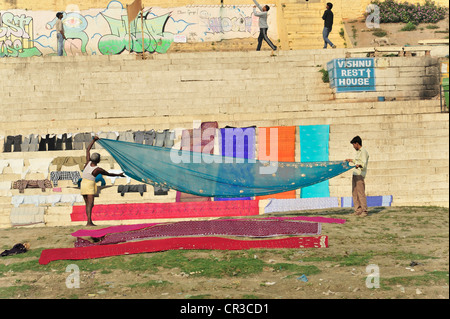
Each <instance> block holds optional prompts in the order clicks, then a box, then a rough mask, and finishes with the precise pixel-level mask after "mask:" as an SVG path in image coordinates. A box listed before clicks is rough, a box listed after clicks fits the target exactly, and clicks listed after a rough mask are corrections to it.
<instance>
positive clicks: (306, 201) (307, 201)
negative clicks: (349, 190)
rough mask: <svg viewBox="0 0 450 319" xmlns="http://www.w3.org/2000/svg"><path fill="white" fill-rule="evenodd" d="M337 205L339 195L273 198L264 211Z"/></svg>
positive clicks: (320, 207)
mask: <svg viewBox="0 0 450 319" xmlns="http://www.w3.org/2000/svg"><path fill="white" fill-rule="evenodd" d="M302 191H303V189H302ZM336 207H339V199H338V198H337V197H322V198H288V199H272V200H270V202H269V204H267V206H266V207H265V208H264V213H266V214H267V213H275V212H290V211H298V210H310V209H325V208H336Z"/></svg>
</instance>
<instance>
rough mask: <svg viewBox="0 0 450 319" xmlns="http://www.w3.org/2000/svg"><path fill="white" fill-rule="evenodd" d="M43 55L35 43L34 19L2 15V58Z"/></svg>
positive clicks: (0, 34) (0, 17) (0, 22)
mask: <svg viewBox="0 0 450 319" xmlns="http://www.w3.org/2000/svg"><path fill="white" fill-rule="evenodd" d="M35 55H41V52H40V51H39V50H38V49H37V48H36V47H35V46H34V43H33V18H32V17H30V16H27V15H25V14H20V15H15V14H14V13H11V12H4V13H0V57H29V56H35Z"/></svg>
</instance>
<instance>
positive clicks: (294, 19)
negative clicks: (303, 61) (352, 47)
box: [279, 0, 345, 50]
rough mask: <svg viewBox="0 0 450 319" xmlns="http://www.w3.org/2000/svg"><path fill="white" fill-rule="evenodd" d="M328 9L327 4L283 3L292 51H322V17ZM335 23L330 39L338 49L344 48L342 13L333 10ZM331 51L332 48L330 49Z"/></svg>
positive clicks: (282, 8) (310, 2) (294, 1)
mask: <svg viewBox="0 0 450 319" xmlns="http://www.w3.org/2000/svg"><path fill="white" fill-rule="evenodd" d="M325 9H326V5H325V3H320V2H318V1H298V0H285V1H281V8H279V10H282V16H283V21H284V28H285V30H280V31H281V32H283V31H284V32H285V33H286V35H287V41H288V46H289V48H290V49H291V50H307V49H321V48H323V45H324V42H323V39H322V30H323V24H324V22H323V20H322V15H323V13H324V11H325ZM333 13H334V23H333V29H332V31H331V33H330V35H329V37H328V38H329V39H330V40H331V42H333V43H334V44H335V45H336V46H337V47H338V48H344V47H345V45H344V42H345V40H344V39H343V38H342V37H341V36H340V35H339V31H340V29H341V28H342V24H341V22H342V13H341V11H340V10H333ZM329 49H331V48H329Z"/></svg>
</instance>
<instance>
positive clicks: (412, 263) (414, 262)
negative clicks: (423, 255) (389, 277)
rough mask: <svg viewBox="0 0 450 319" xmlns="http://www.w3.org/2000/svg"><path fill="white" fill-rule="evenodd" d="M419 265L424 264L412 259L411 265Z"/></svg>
mask: <svg viewBox="0 0 450 319" xmlns="http://www.w3.org/2000/svg"><path fill="white" fill-rule="evenodd" d="M419 265H422V264H421V263H418V262H416V261H414V260H413V261H411V263H410V264H409V266H410V267H414V266H419Z"/></svg>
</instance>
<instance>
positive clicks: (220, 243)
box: [39, 236, 328, 265]
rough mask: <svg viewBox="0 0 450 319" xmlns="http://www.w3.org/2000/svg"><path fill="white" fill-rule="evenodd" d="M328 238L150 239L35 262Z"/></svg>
mask: <svg viewBox="0 0 450 319" xmlns="http://www.w3.org/2000/svg"><path fill="white" fill-rule="evenodd" d="M326 247H328V237H327V236H318V237H290V238H281V239H259V240H237V239H229V238H220V237H188V238H183V237H181V238H167V239H151V240H144V241H139V242H130V243H124V244H114V245H106V246H90V247H79V248H55V249H45V250H43V251H42V253H41V256H40V258H39V264H41V265H47V264H48V263H50V262H52V261H55V260H82V259H93V258H102V257H110V256H120V255H131V254H139V253H150V252H157V251H166V250H178V249H183V250H191V249H194V250H212V249H215V250H248V249H260V248H263V249H282V248H326Z"/></svg>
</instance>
